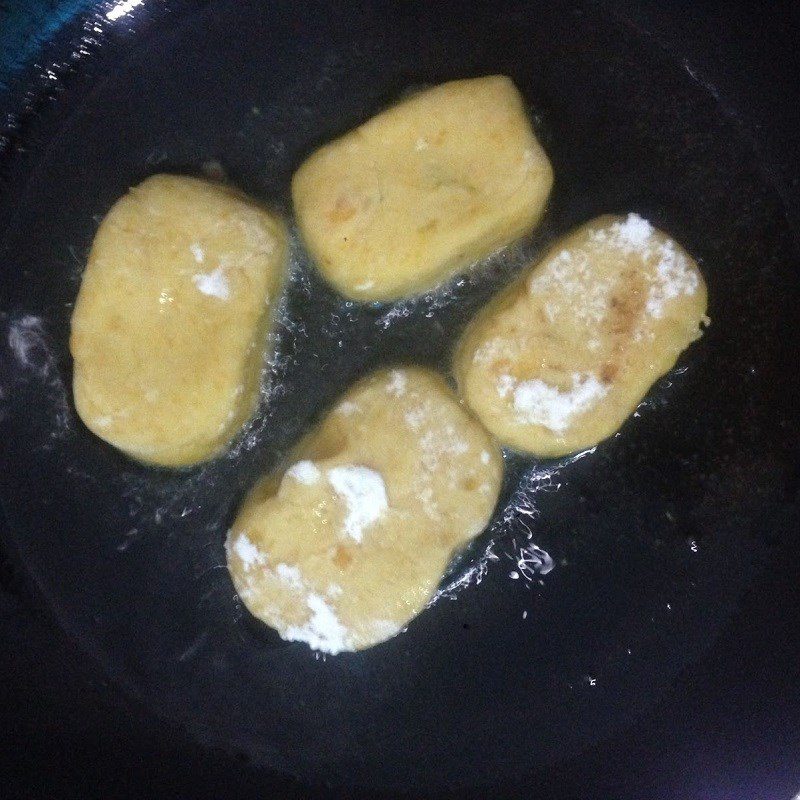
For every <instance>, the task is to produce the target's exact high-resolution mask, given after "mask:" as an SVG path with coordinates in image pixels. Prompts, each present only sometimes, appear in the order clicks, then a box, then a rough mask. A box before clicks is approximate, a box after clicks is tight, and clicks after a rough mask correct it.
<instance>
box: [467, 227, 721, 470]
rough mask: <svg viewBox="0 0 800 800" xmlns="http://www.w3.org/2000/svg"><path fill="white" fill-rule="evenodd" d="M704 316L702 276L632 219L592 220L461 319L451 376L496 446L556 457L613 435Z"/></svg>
mask: <svg viewBox="0 0 800 800" xmlns="http://www.w3.org/2000/svg"><path fill="white" fill-rule="evenodd" d="M705 313H706V287H705V283H704V281H703V277H702V275H701V274H700V271H699V270H698V268H697V264H695V262H694V261H693V260H692V258H691V257H690V256H689V255H688V254H687V253H686V252H685V251H684V250H683V249H682V248H681V246H680V245H679V244H677V243H676V242H675V241H674V240H673V239H670V238H669V237H668V236H667V235H666V234H664V233H662V232H660V231H658V230H656V229H655V228H653V227H652V226H651V225H650V224H649V223H648V222H647V221H645V220H643V219H641V217H638V216H636V215H635V214H630V215H628V217H626V218H622V217H611V216H605V217H599V218H598V219H595V220H593V221H592V222H589V223H588V224H586V225H584V226H582V227H581V228H578V229H577V230H575V231H574V232H572V233H570V234H569V235H568V236H566V237H564V238H563V239H562V240H561V241H559V242H557V243H556V244H555V245H554V246H553V247H552V248H551V249H550V251H549V252H548V253H547V254H546V255H545V257H544V258H543V259H542V260H541V261H540V262H539V263H537V264H535V265H533V266H532V267H531V268H530V269H529V270H528V271H527V273H526V274H524V275H523V277H522V279H521V280H520V281H518V282H517V283H515V284H514V285H513V286H511V287H510V288H509V289H508V290H506V291H505V292H504V293H502V294H501V295H500V296H499V297H498V298H497V299H496V300H494V301H493V302H492V303H490V304H489V306H487V308H486V309H484V311H482V312H481V313H480V314H479V315H478V317H476V319H474V320H473V322H472V323H471V324H470V325H469V327H468V328H467V331H466V332H465V334H464V336H463V338H462V340H461V342H460V344H459V346H458V348H457V352H456V357H455V362H454V368H455V372H456V377H457V379H458V384H459V387H460V390H461V393H462V395H463V397H464V399H465V400H466V402H467V404H468V405H469V406H470V407H471V408H472V410H473V411H474V412H475V414H476V415H477V416H478V418H479V419H480V420H481V421H482V422H483V424H484V425H485V426H486V427H487V428H488V429H489V430H490V431H491V432H492V433H493V434H494V435H495V436H496V437H497V438H498V439H499V440H500V441H501V442H503V443H504V444H506V445H509V446H510V447H513V448H516V449H518V450H522V451H526V452H529V453H532V454H534V455H538V456H552V457H554V456H560V455H565V454H567V453H571V452H575V451H578V450H583V449H585V448H589V447H592V446H594V445H595V444H597V443H598V442H599V441H601V440H602V439H605V438H606V437H608V436H610V435H611V434H613V433H614V432H615V431H616V430H617V429H618V428H619V427H620V426H621V425H622V423H623V422H624V421H625V420H626V419H627V417H628V416H629V415H630V414H631V413H632V412H633V410H634V409H635V408H636V406H637V405H638V403H639V402H640V401H641V400H642V398H643V397H644V395H645V394H646V393H647V391H648V389H649V388H650V386H651V385H652V384H653V383H654V382H655V381H656V379H657V378H659V377H660V376H661V375H663V374H664V373H665V372H667V371H668V370H669V369H670V368H671V367H673V366H674V364H675V362H676V360H677V359H678V356H679V355H680V354H681V352H682V351H683V350H684V349H685V348H686V347H688V345H689V344H690V343H691V342H693V341H694V340H695V339H697V338H698V337H699V336H700V335H701V329H700V325H701V322H702V321H703V320H704V318H705Z"/></svg>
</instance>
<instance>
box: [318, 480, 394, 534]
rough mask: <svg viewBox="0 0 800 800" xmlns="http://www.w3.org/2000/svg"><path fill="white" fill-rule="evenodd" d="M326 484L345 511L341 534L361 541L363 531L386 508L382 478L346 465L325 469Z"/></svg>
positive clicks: (384, 486)
mask: <svg viewBox="0 0 800 800" xmlns="http://www.w3.org/2000/svg"><path fill="white" fill-rule="evenodd" d="M328 481H329V482H330V484H331V486H332V487H333V490H334V491H335V492H336V494H337V495H338V496H339V498H340V499H341V500H343V501H344V504H345V507H346V508H347V515H346V517H345V520H344V530H345V533H346V534H347V535H348V536H350V538H351V539H353V540H354V541H356V542H361V541H363V539H364V529H365V528H367V527H368V526H369V525H371V524H372V523H373V522H375V521H377V520H378V519H379V518H380V516H381V515H382V514H383V513H384V512H385V511H386V510H387V509H388V508H389V500H388V498H387V496H386V484H385V483H384V482H383V478H382V477H381V475H380V473H378V472H375V470H372V469H369V468H368V467H361V466H357V465H348V466H343V467H332V468H331V469H329V470H328Z"/></svg>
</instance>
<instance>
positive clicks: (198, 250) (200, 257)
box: [189, 242, 206, 264]
mask: <svg viewBox="0 0 800 800" xmlns="http://www.w3.org/2000/svg"><path fill="white" fill-rule="evenodd" d="M189 250H191V251H192V256H194V260H195V261H196V262H197V263H198V264H202V263H203V261H205V258H206V254H205V253H204V252H203V248H202V247H200V245H199V244H198V243H197V242H194V243H193V244H191V245H189Z"/></svg>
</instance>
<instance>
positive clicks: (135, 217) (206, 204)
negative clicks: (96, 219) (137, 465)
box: [70, 175, 287, 467]
mask: <svg viewBox="0 0 800 800" xmlns="http://www.w3.org/2000/svg"><path fill="white" fill-rule="evenodd" d="M286 260H287V242H286V233H285V230H284V226H283V225H282V224H281V222H279V220H278V219H276V218H275V217H274V216H272V215H271V214H269V213H268V212H267V211H265V210H264V209H262V208H261V207H260V206H258V205H257V204H256V203H254V202H253V201H251V200H248V199H247V198H246V197H244V196H243V195H241V194H239V193H238V192H235V191H233V190H231V189H228V188H226V187H224V186H221V185H216V184H212V183H208V182H206V181H202V180H196V179H194V178H186V177H178V176H174V175H156V176H154V177H151V178H148V179H147V180H145V181H144V182H143V183H141V184H140V185H139V186H137V187H135V188H133V189H131V190H130V192H129V193H128V194H127V195H125V196H124V197H122V198H121V199H120V200H118V201H117V203H116V204H115V205H114V207H113V208H112V209H111V211H109V213H108V215H107V216H106V217H105V219H104V220H103V222H102V224H101V225H100V228H99V230H98V231H97V235H96V236H95V239H94V243H93V245H92V249H91V253H90V254H89V262H88V265H87V267H86V271H85V273H84V276H83V281H82V283H81V288H80V292H79V294H78V299H77V302H76V304H75V311H74V313H73V316H72V336H71V339H70V349H71V350H72V356H73V358H74V362H75V373H74V383H73V390H74V395H75V405H76V407H77V410H78V413H79V414H80V417H81V419H82V420H83V421H84V423H85V424H86V426H87V427H88V428H89V429H90V430H92V431H93V432H94V433H96V434H97V435H98V436H100V437H101V438H102V439H105V440H106V441H107V442H109V443H111V444H113V445H114V446H116V447H118V448H120V449H121V450H123V451H125V452H126V453H128V454H129V455H131V456H133V457H134V458H137V459H141V460H142V461H147V462H151V463H154V464H161V465H165V466H172V467H177V466H184V465H188V464H192V463H194V462H197V461H202V460H204V459H207V458H209V457H210V456H212V455H214V453H216V452H217V451H218V450H220V449H221V448H222V447H224V446H225V444H226V443H227V442H228V441H229V440H230V439H231V437H232V436H233V435H234V434H235V432H236V431H237V430H238V429H239V428H240V427H241V425H242V424H243V422H244V421H245V420H246V419H247V418H248V417H249V416H250V415H251V414H252V412H253V410H254V408H255V402H256V398H257V394H258V383H259V380H258V378H259V371H260V367H261V363H262V358H263V350H264V347H265V339H266V335H267V327H268V322H269V320H270V318H271V315H270V311H271V309H272V308H273V306H274V304H275V300H276V295H277V293H278V291H279V290H280V287H281V283H282V281H283V276H284V272H285V266H286Z"/></svg>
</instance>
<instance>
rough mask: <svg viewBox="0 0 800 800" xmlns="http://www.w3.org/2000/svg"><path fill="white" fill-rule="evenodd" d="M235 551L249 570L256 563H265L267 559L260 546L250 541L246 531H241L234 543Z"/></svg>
mask: <svg viewBox="0 0 800 800" xmlns="http://www.w3.org/2000/svg"><path fill="white" fill-rule="evenodd" d="M233 552H234V553H236V555H237V556H238V558H239V560H240V561H241V562H242V566H243V567H244V568H245V571H246V570H249V569H250V568H251V567H253V566H254V565H256V564H263V563H264V562H265V561H266V560H267V559H266V556H265V555H264V554H263V553H262V552H261V550H259V548H258V547H257V546H256V545H255V544H253V542H251V541H250V537H249V536H248V535H247V534H246V533H240V534H239V535H238V536H237V537H236V540H235V541H234V543H233Z"/></svg>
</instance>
